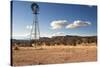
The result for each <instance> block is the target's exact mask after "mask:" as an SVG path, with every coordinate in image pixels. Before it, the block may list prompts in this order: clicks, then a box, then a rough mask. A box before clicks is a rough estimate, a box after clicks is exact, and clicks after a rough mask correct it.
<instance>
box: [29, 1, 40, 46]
mask: <svg viewBox="0 0 100 67" xmlns="http://www.w3.org/2000/svg"><path fill="white" fill-rule="evenodd" d="M31 9H32V12H33V23H32V29H31V33H30V42H31V43H30V44H31V45H32V43H33V42H32V41H33V40H34V46H35V48H36V46H37V45H38V41H39V39H40V30H39V22H38V14H39V6H38V4H37V3H32V4H31Z"/></svg>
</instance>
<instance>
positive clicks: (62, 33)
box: [52, 32, 66, 36]
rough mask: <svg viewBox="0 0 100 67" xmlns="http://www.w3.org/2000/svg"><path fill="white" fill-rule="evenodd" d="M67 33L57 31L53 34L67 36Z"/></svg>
mask: <svg viewBox="0 0 100 67" xmlns="http://www.w3.org/2000/svg"><path fill="white" fill-rule="evenodd" d="M65 35H66V34H65V33H64V32H57V33H54V34H52V36H65Z"/></svg>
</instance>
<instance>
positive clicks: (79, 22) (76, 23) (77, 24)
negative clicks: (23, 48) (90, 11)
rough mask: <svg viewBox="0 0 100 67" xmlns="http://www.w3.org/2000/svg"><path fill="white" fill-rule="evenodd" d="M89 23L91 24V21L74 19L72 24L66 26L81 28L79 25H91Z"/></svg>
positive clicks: (68, 27)
mask: <svg viewBox="0 0 100 67" xmlns="http://www.w3.org/2000/svg"><path fill="white" fill-rule="evenodd" d="M89 25H91V23H90V22H88V21H81V20H77V21H74V22H73V23H72V24H69V25H67V26H66V28H67V29H70V28H71V29H73V28H79V27H83V26H89Z"/></svg>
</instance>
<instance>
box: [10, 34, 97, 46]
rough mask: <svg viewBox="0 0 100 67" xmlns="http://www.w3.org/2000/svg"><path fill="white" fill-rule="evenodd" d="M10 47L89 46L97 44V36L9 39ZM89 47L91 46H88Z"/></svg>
mask: <svg viewBox="0 0 100 67" xmlns="http://www.w3.org/2000/svg"><path fill="white" fill-rule="evenodd" d="M11 42H12V46H14V45H16V44H17V45H18V46H23V47H27V46H28V47H29V46H30V47H32V44H35V43H36V44H37V46H41V45H47V46H54V45H65V46H67V45H72V46H76V45H81V44H82V43H84V44H86V45H87V44H90V43H96V44H97V36H86V37H82V36H68V35H67V36H54V37H52V38H48V37H41V38H40V39H39V40H31V41H30V40H16V39H11ZM90 45H91V44H90Z"/></svg>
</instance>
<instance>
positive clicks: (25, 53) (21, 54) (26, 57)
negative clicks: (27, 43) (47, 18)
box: [12, 44, 97, 66]
mask: <svg viewBox="0 0 100 67" xmlns="http://www.w3.org/2000/svg"><path fill="white" fill-rule="evenodd" d="M12 56H13V57H12V60H13V65H14V66H23V65H40V64H57V63H72V62H86V61H96V60H97V47H96V46H95V44H93V45H92V46H63V45H62V46H61V45H60V46H42V48H41V47H37V48H36V49H35V48H34V47H19V50H14V49H13V53H12Z"/></svg>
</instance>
